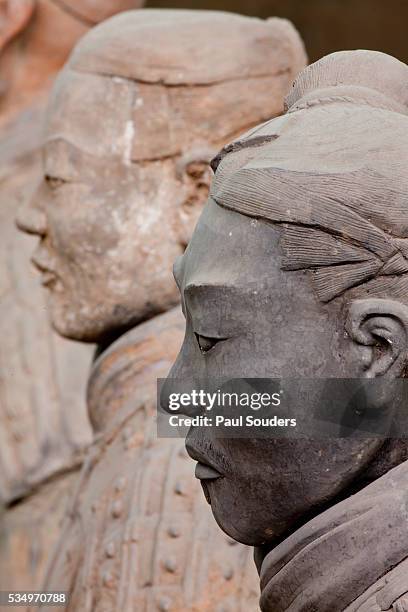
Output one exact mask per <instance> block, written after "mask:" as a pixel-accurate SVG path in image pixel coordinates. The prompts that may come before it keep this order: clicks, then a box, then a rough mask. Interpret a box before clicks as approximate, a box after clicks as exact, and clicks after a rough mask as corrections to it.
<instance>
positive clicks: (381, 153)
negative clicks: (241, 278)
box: [211, 51, 408, 302]
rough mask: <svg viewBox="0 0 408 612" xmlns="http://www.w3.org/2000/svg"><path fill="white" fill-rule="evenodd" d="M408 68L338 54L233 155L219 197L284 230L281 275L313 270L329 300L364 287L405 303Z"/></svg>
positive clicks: (370, 56)
mask: <svg viewBox="0 0 408 612" xmlns="http://www.w3.org/2000/svg"><path fill="white" fill-rule="evenodd" d="M407 115H408V67H407V66H406V65H405V64H402V63H401V62H399V61H398V60H396V59H394V58H392V57H390V56H388V55H385V54H383V53H378V52H373V51H348V52H341V53H335V54H332V55H330V56H327V57H326V58H324V59H323V60H321V61H319V62H317V63H316V64H313V65H311V66H309V67H308V68H306V69H305V70H304V71H303V72H302V73H301V74H300V76H299V77H298V79H297V80H296V81H295V83H294V85H293V89H292V91H291V93H290V94H289V96H288V97H287V100H286V115H284V116H283V117H281V118H278V119H274V120H272V121H270V122H267V123H265V124H263V125H261V126H259V127H258V128H255V129H253V130H251V131H250V132H248V133H247V134H245V135H244V136H243V137H242V138H240V139H239V140H237V141H235V142H234V143H232V144H231V145H228V146H227V147H225V148H224V149H223V150H222V151H221V153H220V154H219V155H218V156H217V157H216V158H215V160H213V169H215V170H216V176H215V179H214V181H213V185H212V190H211V195H212V197H213V199H214V200H215V201H216V202H217V203H218V204H219V205H220V206H223V207H225V208H228V209H231V210H234V211H237V212H239V213H242V214H244V215H248V216H250V217H256V218H259V219H264V220H266V221H269V222H272V223H274V224H279V225H280V226H281V227H282V229H283V235H282V240H281V246H282V251H283V263H282V268H283V269H284V270H309V271H310V273H311V276H312V282H313V285H314V288H315V290H316V293H317V295H318V297H319V299H320V300H321V301H322V302H329V301H330V300H332V299H334V298H336V297H337V296H340V295H342V294H343V293H344V292H345V291H346V290H349V289H352V288H355V291H357V292H359V293H360V294H361V291H363V292H364V294H367V293H369V294H372V295H375V296H378V297H381V296H387V297H390V296H393V297H395V298H399V299H405V297H406V296H407V295H408V274H407V273H408V172H407V159H408V117H407Z"/></svg>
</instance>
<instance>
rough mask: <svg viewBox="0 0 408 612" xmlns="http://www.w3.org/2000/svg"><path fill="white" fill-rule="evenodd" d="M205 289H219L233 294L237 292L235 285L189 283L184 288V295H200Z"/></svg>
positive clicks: (237, 288)
mask: <svg viewBox="0 0 408 612" xmlns="http://www.w3.org/2000/svg"><path fill="white" fill-rule="evenodd" d="M205 289H209V290H218V289H221V290H222V291H224V290H225V291H228V292H229V291H231V292H234V293H237V291H239V287H236V286H235V285H228V284H225V283H189V284H188V285H186V286H185V287H184V294H187V295H194V294H195V293H201V292H202V291H203V290H205Z"/></svg>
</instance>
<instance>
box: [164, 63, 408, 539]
mask: <svg viewBox="0 0 408 612" xmlns="http://www.w3.org/2000/svg"><path fill="white" fill-rule="evenodd" d="M362 53H363V56H362V57H357V60H359V59H360V60H361V61H362V62H363V63H364V61H365V56H364V53H368V55H369V56H370V52H362ZM357 55H358V52H357ZM378 56H379V58H378V57H376V58H377V60H379V61H380V63H381V61H383V60H382V58H384V57H385V56H382V55H381V54H378ZM333 57H334V58H336V56H333ZM328 59H329V61H331V60H330V58H326V60H323V68H324V66H325V65H326V68H327V63H326V64H324V62H325V61H326V62H327V60H328ZM371 59H372V58H371V57H368V60H369V61H370V60H371ZM337 60H338V61H340V62H345V63H347V61H348V55H347V53H346V54H340V57H339V56H337ZM384 61H385V62H386V63H387V62H388V61H391V62H395V63H396V65H397V69H399V70H402V71H403V72H404V74H405V79H407V74H406V71H407V70H408V69H407V68H406V67H405V66H403V65H402V64H399V62H397V61H396V60H391V58H388V59H386V60H384ZM346 67H347V66H346ZM310 70H311V69H310V68H309V69H306V71H305V72H304V73H303V77H301V81H300V84H298V99H297V100H296V99H295V100H294V101H293V103H292V105H291V109H290V111H289V112H288V114H287V115H285V116H284V117H283V118H280V119H276V120H273V121H271V122H269V123H267V124H264V125H263V126H260V128H258V129H257V130H253V131H252V132H250V133H248V134H247V135H245V136H244V137H243V138H242V139H240V140H239V141H238V142H236V143H235V145H233V146H232V147H229V148H228V149H225V150H224V151H223V152H221V154H220V155H219V156H218V158H217V160H216V165H217V166H218V167H217V169H216V174H215V178H214V181H213V185H212V188H211V194H210V198H209V200H208V202H207V205H206V207H205V209H204V212H203V214H202V216H201V218H200V220H199V223H198V225H197V227H196V230H195V233H194V235H193V238H192V240H191V242H190V244H189V246H188V249H187V251H186V253H185V254H184V256H183V257H182V259H180V260H178V261H177V262H176V265H175V276H176V280H177V283H178V286H179V288H180V292H181V296H182V302H183V308H184V312H185V317H186V336H185V341H184V344H183V347H182V349H181V352H180V355H179V357H178V360H177V361H176V364H175V365H174V367H173V370H172V372H171V373H170V377H171V378H176V379H180V378H182V379H193V378H195V379H197V378H202V379H208V378H214V379H216V378H221V377H222V378H223V377H228V378H237V377H245V378H249V377H252V378H296V379H299V378H306V379H316V393H317V394H316V395H313V394H312V395H310V396H309V397H308V402H309V404H308V405H305V406H304V410H305V411H306V413H307V411H310V413H312V411H313V410H314V409H315V408H316V406H315V400H316V397H318V396H319V395H318V387H319V383H318V380H319V379H337V378H338V379H341V378H363V377H370V378H374V377H380V376H382V377H388V378H397V377H400V376H401V375H403V372H404V368H405V365H406V361H407V356H408V353H407V351H408V306H407V303H406V300H407V297H406V296H407V295H408V274H407V273H408V209H406V198H407V195H406V194H407V192H408V180H407V175H406V168H405V164H404V163H402V160H403V159H406V156H407V153H408V118H407V116H406V111H405V114H401V112H396V111H395V110H394V106H396V105H397V103H396V102H395V100H389V108H387V107H386V98H385V96H382V94H380V93H379V92H378V91H373V92H371V94H370V90H369V89H367V88H364V87H361V88H360V87H357V86H350V87H341V89H342V91H341V92H339V91H338V90H337V88H336V87H334V86H330V87H329V86H328V87H327V88H324V87H323V86H322V88H323V89H322V90H319V91H317V92H314V93H313V87H310V88H309V89H310V91H309V92H308V91H307V87H306V85H307V79H308V78H309V74H310V73H308V71H310ZM313 70H314V68H313V67H312V71H313ZM312 77H313V75H312ZM312 77H310V81H311V82H312V83H313V78H312ZM302 78H303V81H302ZM329 85H330V84H329ZM352 85H353V84H352ZM302 88H303V89H302ZM299 89H301V90H302V91H301V93H299ZM347 99H348V101H347ZM380 102H381V103H380ZM378 107H380V108H378ZM401 108H402V107H401ZM322 384H323V383H322ZM170 387H171V384H169V390H170ZM384 393H385V395H383V396H382V397H381V409H384V406H385V409H389V410H393V407H394V400H395V398H394V396H393V391H392V386H391V387H390V391H389V394H388V395H387V393H386V391H385V392H384ZM376 402H377V399H376V398H375V397H373V398H372V407H373V408H374V409H375V408H376ZM187 449H188V451H189V453H190V455H191V456H192V457H193V458H194V459H195V460H196V461H198V462H199V463H203V464H205V465H207V466H210V467H212V468H213V469H214V470H215V473H214V472H213V471H208V476H205V474H206V472H205V470H201V473H202V474H203V475H204V476H203V479H202V480H203V487H204V489H205V492H206V495H207V498H208V499H209V500H210V503H211V508H212V511H213V513H214V515H215V518H216V520H217V521H218V523H219V524H220V526H221V527H222V528H223V529H224V530H225V531H227V532H228V533H229V534H230V535H231V536H232V537H234V538H235V539H237V540H240V541H242V542H244V543H247V544H252V545H260V544H263V543H265V542H268V541H271V540H273V539H274V538H279V537H281V536H282V535H284V534H285V533H287V532H288V531H289V530H290V529H292V528H293V527H294V526H295V525H296V524H298V523H299V522H301V521H302V520H305V518H306V517H307V516H309V517H310V515H311V514H313V512H317V511H318V509H319V508H322V507H324V506H325V504H327V503H330V502H332V503H333V500H334V499H336V498H338V496H341V495H344V491H346V490H348V489H350V488H352V487H354V488H358V486H359V485H358V481H359V478H362V479H364V481H365V482H367V480H368V481H369V480H370V479H373V478H376V477H378V476H379V475H381V474H382V473H384V471H387V470H388V469H389V468H390V467H392V465H396V464H398V463H399V462H400V461H401V460H403V459H404V458H405V454H406V453H405V445H404V444H402V445H401V443H400V442H399V441H397V440H393V441H390V440H388V441H386V442H384V440H381V439H378V438H377V439H375V438H370V439H367V438H365V439H363V438H361V437H360V438H354V437H351V438H339V439H320V440H319V439H316V440H289V439H287V440H285V439H273V438H271V439H269V438H264V439H248V438H246V439H243V440H240V439H220V438H216V437H214V436H213V430H212V428H207V429H204V428H200V429H198V428H196V429H194V428H192V429H191V430H190V433H189V435H188V438H187ZM380 449H381V451H382V452H380ZM384 449H386V452H385V450H384ZM199 472H200V471H199ZM216 472H218V474H219V477H216ZM361 486H363V485H361Z"/></svg>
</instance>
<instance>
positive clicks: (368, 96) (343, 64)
mask: <svg viewBox="0 0 408 612" xmlns="http://www.w3.org/2000/svg"><path fill="white" fill-rule="evenodd" d="M342 100H344V101H347V102H353V101H355V102H356V103H358V102H362V103H365V104H369V105H371V106H375V107H377V108H385V109H388V110H391V111H395V112H399V113H402V114H404V115H407V114H408V66H407V65H406V64H403V63H402V62H400V61H399V60H397V59H396V58H395V57H392V56H391V55H387V54H386V53H381V52H379V51H366V50H358V51H339V52H337V53H332V54H330V55H327V56H326V57H324V58H322V59H321V60H319V61H317V62H315V63H314V64H311V65H310V66H308V67H307V68H305V69H304V70H303V71H302V72H301V73H300V75H299V76H298V77H297V79H296V80H295V82H294V83H293V87H292V90H291V91H290V93H289V94H288V96H287V98H286V100H285V108H286V110H287V111H288V112H293V111H295V110H300V109H302V108H307V107H309V106H315V105H318V104H320V103H322V104H323V103H325V102H328V101H333V102H334V101H342Z"/></svg>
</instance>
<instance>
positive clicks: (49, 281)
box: [41, 270, 58, 287]
mask: <svg viewBox="0 0 408 612" xmlns="http://www.w3.org/2000/svg"><path fill="white" fill-rule="evenodd" d="M57 280H58V277H57V275H56V274H55V273H54V272H51V271H48V270H47V272H44V271H42V272H41V284H42V285H43V286H44V287H51V286H52V285H54V284H55V283H56V282H57Z"/></svg>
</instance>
